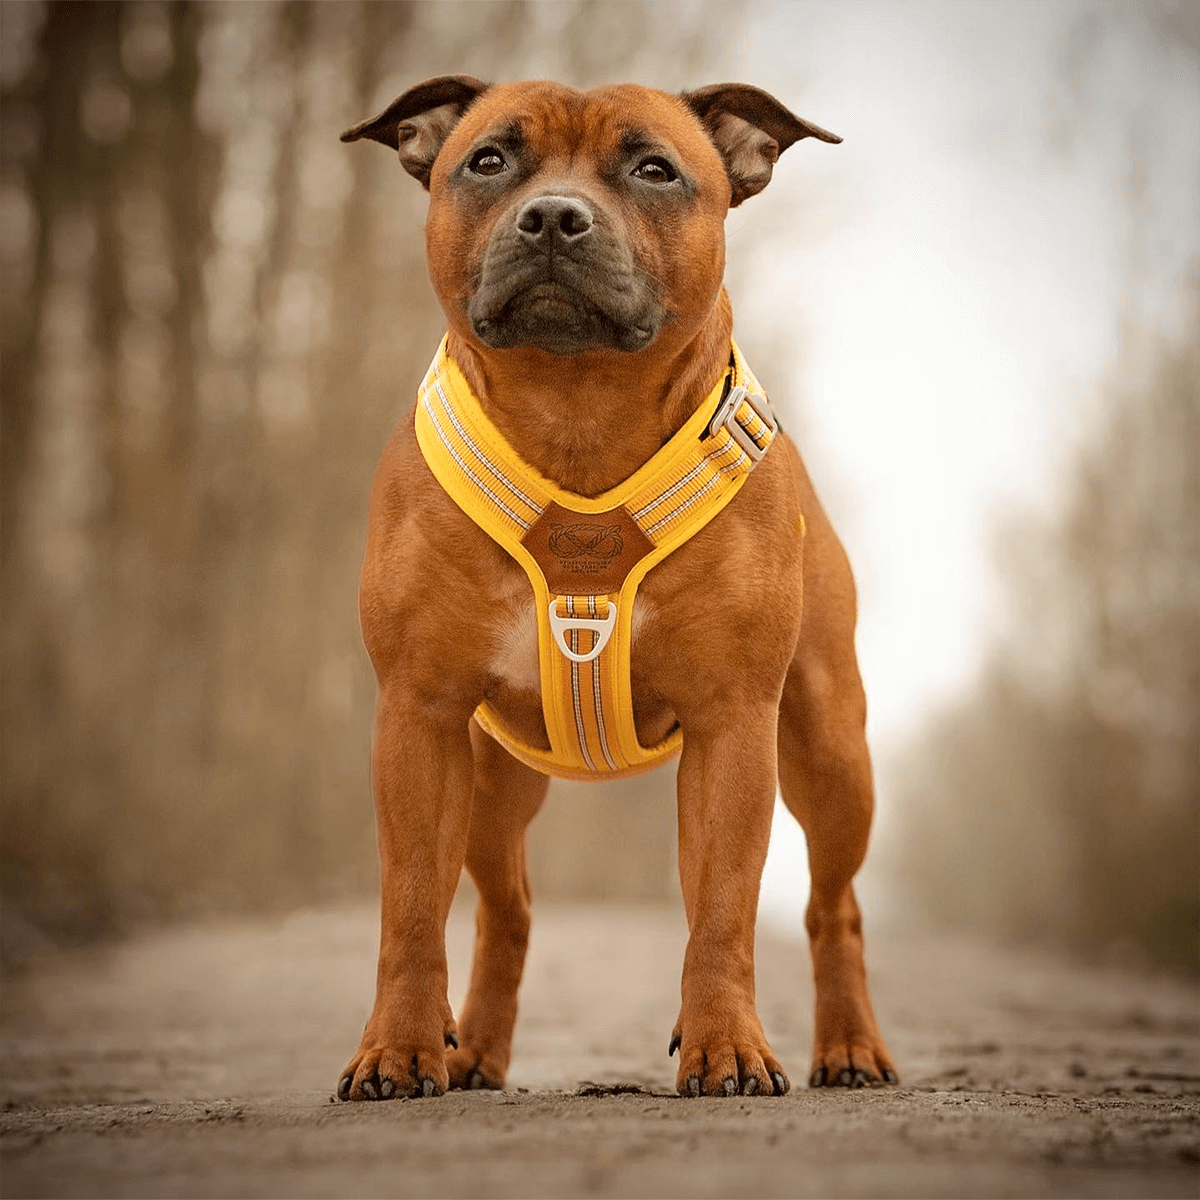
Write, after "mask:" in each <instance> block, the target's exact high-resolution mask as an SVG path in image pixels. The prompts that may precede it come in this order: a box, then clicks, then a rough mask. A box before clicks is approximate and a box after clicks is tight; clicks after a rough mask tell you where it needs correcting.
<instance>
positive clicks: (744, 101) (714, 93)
mask: <svg viewBox="0 0 1200 1200" xmlns="http://www.w3.org/2000/svg"><path fill="white" fill-rule="evenodd" d="M682 99H683V100H684V101H685V103H687V105H688V106H689V107H690V108H691V110H692V111H693V112H694V113H695V114H696V116H698V117H699V118H700V120H701V121H702V122H703V124H704V128H705V129H707V130H708V136H709V137H710V138H712V140H713V144H714V145H715V146H716V147H717V149H718V150H719V151H720V152H721V157H722V158H723V159H724V160H725V172H726V174H727V175H728V176H729V186H730V188H731V190H732V195H731V197H730V200H729V207H730V208H736V207H737V206H738V205H739V204H741V202H742V201H743V200H745V199H746V198H747V197H749V196H753V195H755V194H756V193H758V192H761V191H762V190H763V188H765V187H766V186H767V184H768V183H770V182H771V169H772V167H773V166H774V165H775V160H776V159H777V158H778V157H779V156H780V155H781V154H782V153H783V152H784V151H785V150H786V149H787V148H788V147H789V146H790V145H791V144H792V143H793V142H798V141H799V140H800V139H801V138H806V137H815V138H819V139H820V140H821V141H823V142H840V141H841V140H842V139H841V138H840V137H838V136H837V134H836V133H830V132H829V130H828V129H822V128H821V127H820V126H819V125H814V124H813V123H812V122H811V121H805V120H803V119H802V118H800V117H798V116H796V115H795V113H792V112H789V111H788V110H787V109H786V108H784V106H783V105H782V104H780V103H779V101H778V100H776V99H775V97H774V96H772V95H770V94H769V93H768V92H764V91H762V89H761V88H756V87H751V86H750V85H749V84H747V83H714V84H711V85H710V86H708V87H703V88H699V89H697V90H696V91H694V92H684V93H683V96H682Z"/></svg>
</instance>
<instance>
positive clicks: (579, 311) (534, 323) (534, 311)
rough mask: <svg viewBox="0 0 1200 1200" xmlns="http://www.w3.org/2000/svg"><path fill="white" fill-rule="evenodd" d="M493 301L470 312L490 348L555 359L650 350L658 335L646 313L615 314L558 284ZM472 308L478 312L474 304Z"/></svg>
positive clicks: (521, 290)
mask: <svg viewBox="0 0 1200 1200" xmlns="http://www.w3.org/2000/svg"><path fill="white" fill-rule="evenodd" d="M476 296H478V293H476ZM495 299H497V298H495V297H493V304H492V305H488V306H484V305H482V304H481V305H479V306H478V308H479V310H480V311H475V312H472V313H471V314H470V315H471V324H472V328H473V329H474V331H475V335H476V336H477V337H478V338H479V339H480V341H482V342H483V343H484V344H485V345H488V346H491V347H493V348H494V349H509V348H513V347H516V346H534V347H537V348H538V349H541V350H548V351H549V352H550V353H551V354H558V355H570V354H580V353H582V352H583V351H585V350H593V349H598V348H600V347H611V348H612V349H615V350H623V351H626V352H633V351H637V350H641V349H643V348H644V347H646V346H648V345H649V344H650V343H651V341H653V340H654V335H655V334H656V333H657V332H658V323H657V322H655V321H654V320H652V319H651V317H650V316H649V315H648V314H647V315H646V316H645V317H644V318H643V319H642V320H641V321H638V320H636V319H632V320H631V319H629V318H624V319H622V316H614V315H613V314H612V313H611V312H608V311H606V310H605V308H604V307H602V306H601V305H599V304H597V303H596V302H595V301H593V300H591V299H590V298H589V297H588V296H586V295H584V294H583V293H582V292H581V291H579V290H578V289H576V288H573V287H570V286H568V285H567V284H564V283H561V282H559V281H558V280H553V279H550V280H539V281H538V282H536V283H531V284H529V285H528V286H526V287H523V288H518V289H517V290H516V291H515V292H513V294H512V295H510V296H508V297H507V298H506V299H504V302H503V303H502V304H499V305H496V304H495V302H494V301H495ZM470 307H471V308H472V309H474V308H476V306H475V305H474V303H473V304H472V305H471V306H470Z"/></svg>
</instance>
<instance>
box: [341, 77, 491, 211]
mask: <svg viewBox="0 0 1200 1200" xmlns="http://www.w3.org/2000/svg"><path fill="white" fill-rule="evenodd" d="M487 89H488V85H487V84H486V83H483V82H482V81H481V80H478V79H476V78H474V77H473V76H471V75H439V76H438V77H437V78H436V79H427V80H426V81H425V82H424V83H418V84H417V85H416V87H411V88H409V89H408V91H407V92H405V93H404V94H403V95H401V96H397V97H396V99H395V100H393V101H392V102H391V104H389V105H388V106H387V108H385V109H384V110H383V112H381V113H380V114H379V115H378V116H377V117H372V118H371V119H370V120H369V121H363V122H362V123H361V124H359V125H355V126H354V127H353V128H351V129H347V130H346V132H345V133H343V134H342V141H343V142H357V141H358V139H359V138H370V139H371V140H372V141H375V142H382V143H383V144H384V145H385V146H390V147H391V148H392V149H393V150H395V151H397V152H398V153H399V155H400V165H401V166H402V167H403V168H404V169H405V170H406V171H407V172H408V173H409V174H410V175H411V176H412V177H413V178H414V179H419V180H420V181H421V185H422V186H423V187H425V188H428V187H429V172H430V171H432V170H433V163H434V160H435V159H436V158H437V156H438V153H439V151H440V150H441V148H442V143H443V142H445V140H446V138H447V137H448V136H449V133H450V130H452V129H453V128H454V126H455V125H457V124H458V122H459V121H460V120H461V118H462V115H463V113H465V112H466V111H467V109H468V108H470V106H471V104H472V103H473V102H474V101H475V100H476V99H477V98H478V97H479V96H480V95H482V94H483V93H484V92H485V91H487Z"/></svg>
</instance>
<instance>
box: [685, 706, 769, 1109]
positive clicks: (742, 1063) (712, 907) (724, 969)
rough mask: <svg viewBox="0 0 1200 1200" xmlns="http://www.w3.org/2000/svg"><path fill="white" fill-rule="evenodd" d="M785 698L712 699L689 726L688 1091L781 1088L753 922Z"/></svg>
mask: <svg viewBox="0 0 1200 1200" xmlns="http://www.w3.org/2000/svg"><path fill="white" fill-rule="evenodd" d="M776 721H777V702H776V701H775V700H774V699H772V700H770V701H768V702H762V703H753V704H741V703H738V704H736V705H731V706H727V705H714V706H712V707H711V708H710V709H709V710H708V711H707V712H706V713H704V714H703V715H700V716H697V717H694V718H693V719H692V720H691V721H690V722H684V724H683V730H684V734H683V746H684V749H683V757H682V759H681V761H680V764H679V877H680V882H681V883H682V885H683V900H684V906H685V908H686V910H687V919H688V930H689V937H688V945H687V954H686V956H685V958H684V964H683V988H682V993H683V997H682V998H683V1003H682V1006H681V1008H680V1013H679V1021H678V1022H677V1024H676V1026H675V1034H674V1037H673V1038H672V1041H671V1049H672V1050H674V1049H675V1048H676V1047H678V1048H679V1051H680V1061H679V1073H678V1077H677V1080H676V1083H677V1086H678V1089H679V1091H680V1093H682V1094H683V1095H690V1096H699V1095H705V1096H730V1095H735V1094H737V1093H741V1094H744V1095H753V1094H754V1093H756V1092H762V1093H765V1094H768V1095H769V1094H771V1093H772V1092H776V1093H779V1094H783V1093H784V1092H786V1091H787V1090H788V1080H787V1076H786V1075H785V1074H784V1071H783V1068H782V1067H781V1066H780V1064H779V1062H778V1060H777V1059H776V1058H775V1056H774V1055H773V1054H772V1053H771V1049H770V1047H769V1046H768V1045H767V1040H766V1037H765V1036H764V1035H763V1031H762V1025H761V1024H760V1022H759V1019H758V1012H757V1009H756V1006H755V995H754V925H755V916H756V913H757V909H758V889H759V883H760V881H761V878H762V870H763V864H764V863H765V861H766V857H767V843H768V840H769V839H770V834H771V814H772V810H773V807H774V802H775V730H776Z"/></svg>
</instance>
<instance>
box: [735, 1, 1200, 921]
mask: <svg viewBox="0 0 1200 1200" xmlns="http://www.w3.org/2000/svg"><path fill="white" fill-rule="evenodd" d="M748 11H749V29H748V34H747V38H746V41H745V44H743V45H741V46H738V47H737V48H736V50H735V51H734V52H733V54H732V59H733V62H734V63H735V64H736V66H735V67H731V70H730V72H729V77H730V78H745V79H747V80H752V81H753V82H756V83H759V84H760V85H761V86H763V87H766V88H767V89H768V90H770V91H773V92H774V93H775V94H776V95H778V96H780V98H781V99H784V100H785V101H786V102H787V103H789V105H790V106H792V107H793V108H795V109H796V110H797V111H798V112H800V114H801V115H803V116H805V117H808V118H809V119H811V120H814V121H816V122H817V123H818V124H820V125H825V126H826V127H828V128H830V129H832V130H834V131H835V132H837V133H840V134H842V135H843V137H844V138H845V143H844V144H843V145H840V146H834V147H831V146H825V145H820V144H816V143H813V142H801V143H799V144H798V145H797V146H795V147H794V148H793V149H791V150H790V151H789V152H788V153H787V155H786V156H785V157H784V158H783V159H782V160H781V162H780V164H779V166H778V167H777V168H776V174H775V180H774V181H773V183H772V185H771V187H770V188H769V189H768V191H767V192H766V193H764V194H763V195H762V196H760V197H757V198H756V199H753V200H751V201H749V202H748V203H747V204H746V205H745V207H744V209H743V210H740V211H738V212H736V213H734V214H733V215H732V216H731V218H730V269H729V283H730V289H731V293H732V295H733V300H734V312H735V316H736V321H737V329H738V331H739V339H740V341H741V342H742V345H743V347H744V348H747V351H748V354H750V357H751V361H752V362H754V363H755V364H756V370H757V371H758V372H759V374H760V376H765V377H766V378H767V379H768V380H770V379H779V378H782V377H784V373H785V372H790V379H791V382H792V383H793V384H794V385H795V388H794V391H795V394H790V395H781V394H780V390H779V389H778V387H776V389H775V391H774V392H773V399H774V400H775V401H776V404H777V406H779V407H781V408H782V409H783V411H784V412H785V413H786V414H789V416H790V420H789V422H788V424H789V429H790V430H791V431H792V432H793V435H794V436H796V437H797V440H798V441H799V442H800V444H801V448H802V450H803V452H804V454H805V456H806V459H807V461H808V463H809V467H810V470H811V471H812V473H813V475H814V481H815V482H816V484H817V486H818V489H819V490H821V492H822V494H823V495H824V497H825V499H826V503H827V506H828V507H829V508H830V509H831V512H832V515H833V516H834V519H835V524H836V525H837V527H838V528H839V531H840V532H841V533H842V535H843V538H844V540H845V541H846V543H847V545H848V548H849V549H850V552H851V557H852V561H853V563H854V567H855V572H856V575H857V578H858V583H859V592H860V631H859V650H860V657H861V661H862V667H863V674H864V678H865V680H866V683H867V692H868V697H869V699H870V704H871V718H870V733H871V738H872V744H873V748H874V751H875V759H876V766H877V774H878V782H879V793H880V795H879V813H880V821H879V828H878V829H877V834H878V833H880V832H882V833H883V835H884V836H886V830H887V825H888V822H889V819H890V818H891V816H892V814H890V813H889V810H888V803H887V801H888V771H889V757H888V756H889V751H893V750H895V749H896V748H898V747H899V746H900V745H901V744H902V742H903V741H904V739H905V737H906V736H907V735H909V734H911V733H913V732H915V730H916V727H917V725H918V724H919V723H920V722H921V721H922V720H923V719H924V718H926V717H928V715H929V711H930V707H931V706H932V705H935V704H937V703H938V702H940V701H945V700H947V699H949V698H951V697H953V696H954V695H955V694H956V693H958V692H959V691H961V690H963V689H965V688H967V687H968V686H969V685H970V683H971V681H972V679H973V677H974V676H975V674H976V672H977V671H978V670H979V668H980V666H981V665H982V663H983V661H984V659H985V658H986V657H987V655H988V653H989V651H990V649H991V646H992V639H993V637H994V635H995V634H996V633H997V632H998V631H999V629H1000V626H1001V623H1002V617H1003V614H1002V611H1001V607H1000V605H1001V601H1000V593H998V591H997V582H998V576H997V567H996V564H995V561H994V557H993V550H994V546H995V535H996V533H997V530H998V528H999V526H1000V524H1001V523H1002V522H1003V521H1004V520H1006V519H1011V518H1012V517H1014V516H1015V515H1017V514H1020V513H1028V514H1031V515H1033V516H1034V517H1035V519H1039V520H1040V519H1042V518H1045V517H1046V516H1047V515H1049V514H1052V513H1053V511H1054V508H1055V506H1056V505H1057V504H1058V503H1059V502H1060V500H1061V497H1062V495H1063V485H1064V484H1065V482H1066V479H1067V477H1068V475H1069V466H1070V463H1071V461H1072V458H1073V455H1074V453H1075V450H1076V448H1077V447H1078V446H1079V445H1080V444H1081V443H1082V442H1083V441H1084V440H1086V438H1087V437H1088V436H1089V434H1090V433H1091V431H1092V430H1093V429H1094V428H1095V425H1096V419H1097V416H1098V414H1099V412H1100V405H1101V398H1100V396H1101V393H1100V388H1099V383H1100V381H1101V380H1102V379H1103V378H1104V377H1105V376H1106V375H1108V374H1110V373H1111V371H1112V370H1113V369H1114V368H1115V367H1117V366H1118V365H1123V366H1124V367H1126V368H1127V369H1135V364H1134V362H1132V361H1131V360H1132V359H1135V358H1136V351H1137V346H1136V345H1135V344H1130V342H1129V340H1128V339H1126V340H1125V342H1123V343H1121V342H1120V339H1119V333H1120V331H1121V328H1122V323H1123V322H1126V323H1129V324H1136V325H1141V326H1143V327H1144V328H1143V331H1144V332H1146V331H1148V330H1152V329H1154V328H1160V329H1165V328H1169V327H1170V324H1171V322H1172V321H1173V320H1174V319H1175V314H1176V313H1177V312H1178V310H1179V308H1180V304H1179V300H1180V296H1181V294H1182V291H1183V288H1184V287H1186V286H1188V282H1187V281H1188V278H1189V277H1188V271H1189V268H1190V269H1191V270H1192V271H1193V272H1194V271H1195V269H1196V265H1197V261H1198V250H1200V28H1198V26H1200V16H1197V13H1198V12H1200V10H1198V9H1197V8H1195V7H1192V8H1191V10H1190V21H1191V24H1192V27H1193V34H1192V42H1191V46H1190V49H1189V48H1188V47H1187V46H1186V45H1185V44H1184V43H1183V42H1180V41H1175V42H1174V43H1172V42H1171V41H1170V40H1168V38H1167V37H1166V35H1164V34H1162V33H1159V32H1156V31H1155V30H1154V29H1153V27H1152V26H1151V25H1150V24H1149V22H1148V20H1147V18H1146V16H1145V13H1144V12H1143V11H1139V10H1137V9H1134V8H1124V7H1122V6H1119V5H1115V4H1108V5H1102V6H1099V7H1097V6H1093V5H1085V4H1019V3H1011V2H1006V3H1004V4H999V3H992V4H981V5H975V4H967V3H957V4H941V5H909V4H901V3H880V4H865V3H864V4H829V5H827V4H817V5H809V4H795V3H793V4H788V3H782V4H765V3H764V4H758V5H753V6H751V7H750V8H749V10H748ZM750 63H753V64H754V69H753V73H749V72H750V68H749V66H748V64H750ZM737 67H741V68H742V69H741V70H740V71H739V70H738V69H737ZM814 194H817V195H818V196H819V199H817V200H816V203H815V204H814V199H813V197H814ZM756 206H757V207H756ZM789 229H791V230H794V231H795V235H796V236H795V240H794V242H793V247H794V248H793V249H789V245H788V238H787V235H788V232H789ZM1196 278H1197V277H1196V275H1195V274H1192V275H1191V277H1190V279H1191V283H1190V286H1192V287H1195V286H1196ZM791 314H795V317H794V327H793V324H792V318H791ZM1126 327H1128V324H1127V325H1126ZM756 344H757V345H760V346H762V347H763V348H764V353H763V354H762V355H761V356H756V355H754V354H753V353H752V352H751V348H752V347H753V346H754V345H756ZM789 346H790V347H793V348H794V349H793V350H792V351H791V354H790V359H791V361H790V362H788V361H785V362H784V363H783V364H782V365H781V364H780V363H779V361H778V360H779V356H780V353H781V351H782V352H783V354H784V355H785V359H786V357H787V355H788V348H789ZM767 348H769V354H768V353H767ZM760 357H761V358H763V359H765V360H766V361H765V362H762V363H760V361H759V359H760ZM781 813H782V810H781ZM780 815H781V814H777V817H779V816H780ZM782 818H783V819H777V821H776V829H775V836H774V837H773V840H772V854H771V860H770V861H769V863H768V869H767V874H766V877H765V879H764V891H763V912H764V917H765V918H766V919H767V920H771V919H777V920H778V919H782V920H784V921H785V923H787V924H789V925H792V926H794V925H795V923H796V922H797V920H798V919H799V914H800V913H802V911H803V905H804V903H805V900H806V896H807V876H806V872H805V871H804V869H803V862H804V857H803V839H802V837H801V835H800V833H799V830H798V829H797V828H796V827H795V825H794V823H792V822H791V820H790V818H787V817H786V814H782ZM897 819H899V817H898V814H897ZM867 886H868V887H869V886H870V879H869V877H868V879H867Z"/></svg>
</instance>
